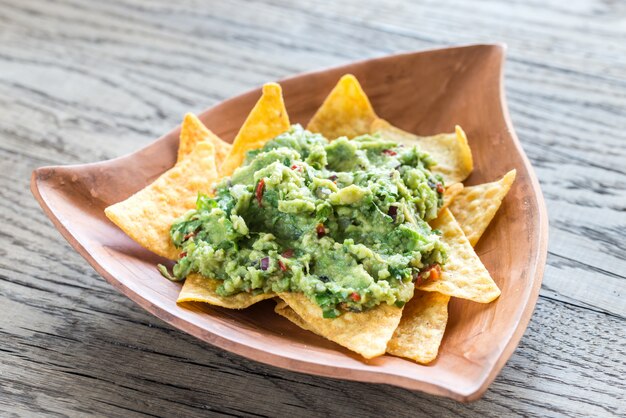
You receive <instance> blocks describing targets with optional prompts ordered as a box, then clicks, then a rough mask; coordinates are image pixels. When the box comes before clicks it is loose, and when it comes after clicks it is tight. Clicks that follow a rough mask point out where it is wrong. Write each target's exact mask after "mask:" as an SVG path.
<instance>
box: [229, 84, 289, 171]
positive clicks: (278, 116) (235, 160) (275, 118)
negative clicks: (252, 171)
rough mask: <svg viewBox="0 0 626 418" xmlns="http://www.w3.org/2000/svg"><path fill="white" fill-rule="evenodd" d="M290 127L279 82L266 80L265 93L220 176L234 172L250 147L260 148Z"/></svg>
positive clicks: (235, 143)
mask: <svg viewBox="0 0 626 418" xmlns="http://www.w3.org/2000/svg"><path fill="white" fill-rule="evenodd" d="M288 129H289V116H288V115H287V109H285V102H284V101H283V94H282V89H281V88H280V86H279V85H278V84H276V83H267V84H265V85H264V86H263V95H262V96H261V98H260V99H259V101H258V102H257V103H256V105H254V108H253V109H252V111H251V112H250V114H249V115H248V118H247V119H246V121H245V122H244V123H243V126H242V127H241V129H240V130H239V133H238V134H237V137H235V140H234V141H233V148H232V149H231V150H230V153H229V154H228V157H226V159H225V160H224V162H223V163H222V167H220V177H224V176H230V175H231V174H233V171H235V169H236V168H237V167H239V166H240V165H241V164H242V163H243V161H244V159H245V157H246V152H247V151H250V150H253V149H258V148H261V147H262V146H263V145H265V143H266V142H267V141H269V140H270V139H272V138H274V137H276V136H278V135H280V134H282V133H283V132H285V131H287V130H288Z"/></svg>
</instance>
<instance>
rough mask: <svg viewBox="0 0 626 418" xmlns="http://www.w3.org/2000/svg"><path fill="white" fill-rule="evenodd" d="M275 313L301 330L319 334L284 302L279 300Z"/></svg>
mask: <svg viewBox="0 0 626 418" xmlns="http://www.w3.org/2000/svg"><path fill="white" fill-rule="evenodd" d="M274 312H276V313H277V314H278V315H280V316H282V317H284V318H287V319H288V320H289V321H291V322H293V323H294V324H296V325H297V326H299V327H300V328H302V329H304V330H307V331H311V332H312V333H314V334H317V333H316V332H315V331H314V330H313V328H311V327H310V326H309V325H308V324H307V323H306V322H304V320H303V319H302V318H301V317H300V316H299V315H298V314H297V313H296V311H294V310H293V309H291V308H290V307H289V305H287V303H286V302H285V301H284V300H280V299H278V301H277V302H276V306H275V307H274Z"/></svg>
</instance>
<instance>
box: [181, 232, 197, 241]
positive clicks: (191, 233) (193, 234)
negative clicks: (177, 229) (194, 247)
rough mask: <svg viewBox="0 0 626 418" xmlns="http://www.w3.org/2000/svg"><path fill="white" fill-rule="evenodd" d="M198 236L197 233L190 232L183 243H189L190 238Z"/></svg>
mask: <svg viewBox="0 0 626 418" xmlns="http://www.w3.org/2000/svg"><path fill="white" fill-rule="evenodd" d="M195 235H196V233H195V232H190V233H188V234H187V235H185V236H184V237H183V241H187V240H188V239H189V238H191V237H194V236H195Z"/></svg>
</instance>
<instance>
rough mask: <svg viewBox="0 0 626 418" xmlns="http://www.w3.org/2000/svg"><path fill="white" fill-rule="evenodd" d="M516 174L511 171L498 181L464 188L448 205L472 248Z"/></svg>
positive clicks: (498, 206) (494, 213) (496, 209)
mask: <svg viewBox="0 0 626 418" xmlns="http://www.w3.org/2000/svg"><path fill="white" fill-rule="evenodd" d="M516 174H517V172H516V171H515V170H511V171H509V172H508V173H506V174H505V175H504V177H502V178H501V179H500V180H498V181H494V182H492V183H485V184H479V185H477V186H471V187H466V188H465V189H463V191H462V192H461V193H459V194H458V195H457V197H456V199H455V200H454V202H452V204H451V205H450V211H451V212H452V214H453V215H454V217H455V218H456V220H457V222H458V223H459V224H460V225H461V228H463V232H465V236H466V237H467V239H468V240H469V242H470V244H472V247H473V246H475V245H476V243H477V242H478V240H479V239H480V237H481V236H482V235H483V232H485V230H486V229H487V227H488V226H489V223H490V222H491V220H492V219H493V217H494V216H495V215H496V212H497V211H498V209H499V208H500V204H501V203H502V199H504V197H505V196H506V195H507V193H508V192H509V190H510V189H511V185H512V184H513V182H514V181H515V175H516Z"/></svg>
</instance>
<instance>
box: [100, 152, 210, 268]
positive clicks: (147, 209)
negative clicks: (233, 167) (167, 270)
mask: <svg viewBox="0 0 626 418" xmlns="http://www.w3.org/2000/svg"><path fill="white" fill-rule="evenodd" d="M214 151H215V150H214V148H213V145H212V144H210V143H208V142H202V143H200V144H198V145H197V146H196V148H194V150H193V151H192V152H191V153H190V154H189V155H188V156H187V157H186V158H184V159H183V161H181V162H179V163H177V164H176V165H175V166H174V167H172V168H171V169H169V170H168V171H166V172H165V173H163V174H162V175H161V176H160V177H159V178H158V179H156V180H155V181H154V182H153V183H152V184H150V185H149V186H147V187H146V188H144V189H142V190H140V191H138V192H137V193H135V194H134V195H132V196H131V197H129V198H128V199H126V200H124V201H122V202H119V203H116V204H114V205H112V206H109V207H108V208H106V209H105V210H104V213H105V214H106V216H107V217H108V218H109V219H110V220H111V221H112V222H113V223H114V224H116V225H117V226H118V227H119V228H120V229H121V230H122V231H124V232H125V233H126V234H127V235H128V236H129V237H131V238H132V239H133V240H134V241H135V242H137V243H138V244H140V245H141V246H142V247H144V248H146V249H148V250H150V251H152V252H153V253H156V254H158V255H160V256H162V257H167V258H169V259H171V260H175V259H177V258H178V253H179V250H177V249H176V247H174V244H172V242H171V240H170V234H169V230H170V226H171V225H172V222H173V221H174V220H175V219H176V218H178V217H179V216H181V215H183V214H184V213H185V212H186V211H188V210H189V209H193V208H194V207H195V205H196V198H197V195H198V192H207V191H208V190H209V188H210V187H211V184H212V183H213V182H214V181H215V180H216V178H217V170H216V168H215V157H214Z"/></svg>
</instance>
